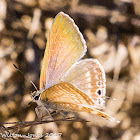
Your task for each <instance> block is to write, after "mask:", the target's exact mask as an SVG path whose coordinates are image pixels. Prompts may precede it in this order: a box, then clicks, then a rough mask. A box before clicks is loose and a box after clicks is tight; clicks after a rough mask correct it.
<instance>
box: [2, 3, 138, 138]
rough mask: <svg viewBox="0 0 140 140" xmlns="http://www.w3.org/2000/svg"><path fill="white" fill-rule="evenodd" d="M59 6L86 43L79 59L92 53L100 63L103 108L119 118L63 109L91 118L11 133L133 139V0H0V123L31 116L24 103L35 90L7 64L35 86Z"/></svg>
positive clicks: (135, 98)
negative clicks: (103, 82)
mask: <svg viewBox="0 0 140 140" xmlns="http://www.w3.org/2000/svg"><path fill="white" fill-rule="evenodd" d="M60 11H63V12H65V13H66V14H68V15H70V16H71V17H72V18H73V19H74V21H75V23H76V24H77V26H78V27H79V29H80V31H81V32H82V34H83V36H84V38H85V40H86V43H87V47H88V51H87V53H86V55H85V57H84V58H96V59H98V60H99V61H100V63H101V64H102V65H103V67H104V69H105V72H106V77H107V96H110V97H111V99H109V100H106V108H105V110H104V111H105V112H106V113H108V114H110V115H111V116H113V117H115V118H116V119H117V120H120V121H121V123H120V124H118V123H116V122H109V121H107V120H105V119H103V118H100V117H98V116H95V115H91V114H87V113H76V114H74V113H69V114H68V115H69V116H77V117H80V118H81V119H83V120H90V121H91V122H88V123H87V122H57V123H48V124H40V125H37V126H31V127H27V128H24V129H21V130H19V131H18V132H16V133H19V134H27V133H28V132H29V133H31V134H39V133H40V134H46V133H50V132H54V133H55V132H56V133H58V132H60V133H62V136H61V137H51V138H49V139H56V140H57V139H58V140H64V139H67V140H71V139H74V140H88V139H89V140H112V139H113V140H132V139H133V140H139V139H140V131H139V130H140V36H139V35H140V1H139V0H106V1H104V0H94V1H93V0H69V1H66V0H24V1H21V0H0V122H14V121H17V122H18V121H33V120H35V119H36V114H35V111H34V108H35V107H36V106H37V105H36V104H35V103H33V104H31V105H30V106H28V103H29V102H30V101H31V96H30V94H31V92H33V91H34V90H35V89H34V88H33V86H32V85H31V83H30V82H29V81H28V80H26V79H25V78H24V76H23V75H22V74H21V73H20V72H18V71H17V70H16V69H15V68H14V67H13V63H14V64H16V65H17V66H18V67H19V68H20V70H22V71H23V72H24V73H25V75H26V76H28V77H29V78H30V79H31V80H32V81H33V82H34V83H35V84H36V85H37V86H39V76H40V67H41V60H42V58H43V54H44V50H45V44H46V41H47V37H48V34H49V32H50V29H51V25H52V22H53V19H54V17H55V16H56V14H57V13H58V12H60ZM113 98H115V99H116V101H114V100H113ZM59 117H60V118H61V116H59V115H58V116H56V118H59ZM5 127H8V126H6V125H5ZM0 131H2V127H1V129H0ZM0 139H1V138H0ZM15 139H20V138H17V137H15ZM22 139H25V138H22ZM26 139H27V138H26ZM42 139H43V140H45V138H44V137H43V138H42Z"/></svg>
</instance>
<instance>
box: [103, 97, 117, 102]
mask: <svg viewBox="0 0 140 140" xmlns="http://www.w3.org/2000/svg"><path fill="white" fill-rule="evenodd" d="M105 99H113V100H114V101H116V99H115V98H111V97H109V96H106V97H105Z"/></svg>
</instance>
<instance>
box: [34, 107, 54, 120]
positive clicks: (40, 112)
mask: <svg viewBox="0 0 140 140" xmlns="http://www.w3.org/2000/svg"><path fill="white" fill-rule="evenodd" d="M35 112H36V115H37V118H39V119H43V118H44V117H46V116H48V115H49V117H50V118H51V119H52V120H53V118H52V116H51V114H50V112H49V110H48V109H47V108H46V107H44V106H38V107H36V108H35Z"/></svg>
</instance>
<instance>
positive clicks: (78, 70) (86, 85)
mask: <svg viewBox="0 0 140 140" xmlns="http://www.w3.org/2000/svg"><path fill="white" fill-rule="evenodd" d="M62 81H64V82H69V83H71V84H73V85H74V86H75V87H77V88H78V89H79V90H81V91H82V92H84V93H86V94H88V95H90V96H91V97H92V98H93V99H94V101H95V103H96V104H99V105H100V107H101V108H104V104H105V101H104V97H105V92H106V78H105V72H104V69H103V67H102V66H101V64H100V63H99V61H98V60H96V59H85V60H80V61H79V62H77V63H76V64H75V65H73V66H72V67H71V69H70V70H69V71H68V72H67V73H66V75H65V76H64V77H63V79H62Z"/></svg>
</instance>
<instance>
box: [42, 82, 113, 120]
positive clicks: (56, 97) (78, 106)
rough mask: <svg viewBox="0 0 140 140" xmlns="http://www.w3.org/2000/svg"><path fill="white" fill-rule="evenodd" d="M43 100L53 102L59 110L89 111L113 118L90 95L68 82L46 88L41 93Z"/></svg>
mask: <svg viewBox="0 0 140 140" xmlns="http://www.w3.org/2000/svg"><path fill="white" fill-rule="evenodd" d="M41 101H44V102H46V101H47V102H48V103H53V104H54V105H56V106H57V107H56V108H57V109H58V110H64V111H76V112H87V113H91V114H95V115H98V116H101V117H104V118H106V119H109V120H113V118H112V117H111V116H109V115H108V114H106V113H104V112H102V111H99V110H98V109H97V108H99V107H98V105H97V104H96V103H94V100H93V99H92V98H90V96H88V95H87V94H85V93H83V92H82V91H80V90H78V89H77V88H76V87H74V86H73V85H72V84H70V83H67V82H61V83H59V84H57V85H54V86H52V87H50V88H48V89H47V90H45V91H44V92H43V93H42V94H41Z"/></svg>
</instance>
